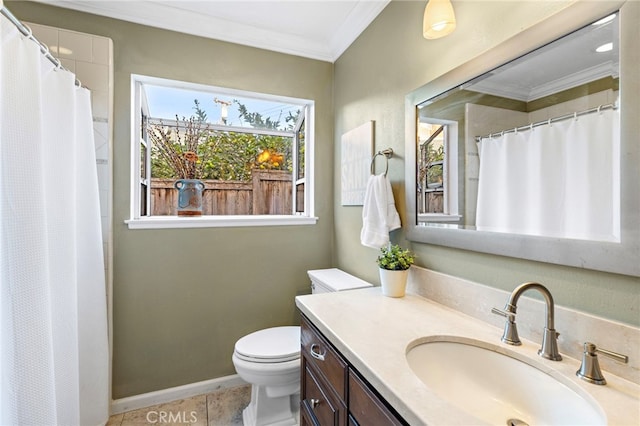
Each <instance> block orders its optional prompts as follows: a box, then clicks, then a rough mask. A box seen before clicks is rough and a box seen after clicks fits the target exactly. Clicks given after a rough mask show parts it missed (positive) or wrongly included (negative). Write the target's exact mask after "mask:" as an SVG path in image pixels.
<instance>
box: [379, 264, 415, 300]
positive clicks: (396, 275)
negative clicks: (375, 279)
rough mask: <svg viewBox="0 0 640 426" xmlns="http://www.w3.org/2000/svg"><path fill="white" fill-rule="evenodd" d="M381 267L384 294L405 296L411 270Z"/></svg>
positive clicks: (381, 282)
mask: <svg viewBox="0 0 640 426" xmlns="http://www.w3.org/2000/svg"><path fill="white" fill-rule="evenodd" d="M379 269H380V284H381V285H382V294H384V295H385V296H388V297H404V293H405V290H406V288H407V278H408V277H409V270H408V269H407V270H405V271H390V270H388V269H382V268H379Z"/></svg>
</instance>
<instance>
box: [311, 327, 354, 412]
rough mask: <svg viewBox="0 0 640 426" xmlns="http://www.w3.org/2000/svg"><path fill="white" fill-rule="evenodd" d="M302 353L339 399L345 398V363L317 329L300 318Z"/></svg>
mask: <svg viewBox="0 0 640 426" xmlns="http://www.w3.org/2000/svg"><path fill="white" fill-rule="evenodd" d="M300 340H301V345H302V355H303V356H304V357H305V358H306V360H307V362H308V363H309V364H311V365H312V366H313V367H314V368H315V369H317V371H319V372H321V373H322V375H323V376H324V377H325V379H326V381H327V382H328V383H329V384H330V385H331V387H333V389H334V390H335V391H336V393H337V394H338V396H339V397H340V399H342V400H343V401H344V400H346V379H347V364H346V362H345V361H344V360H343V359H342V357H341V356H340V355H338V353H337V352H335V350H334V349H333V348H332V347H331V345H330V344H329V343H328V342H327V341H326V340H325V339H324V338H323V337H322V336H320V334H319V333H318V331H317V330H316V329H315V328H314V327H313V326H312V325H311V324H310V323H309V322H308V320H307V319H306V318H304V317H303V318H302V322H301V328H300Z"/></svg>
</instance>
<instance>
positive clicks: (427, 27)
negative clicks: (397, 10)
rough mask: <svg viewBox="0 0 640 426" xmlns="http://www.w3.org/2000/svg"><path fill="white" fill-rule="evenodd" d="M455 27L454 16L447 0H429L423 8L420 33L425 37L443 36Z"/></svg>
mask: <svg viewBox="0 0 640 426" xmlns="http://www.w3.org/2000/svg"><path fill="white" fill-rule="evenodd" d="M455 29H456V16H455V15H454V13H453V6H452V5H451V1H449V0H429V2H428V3H427V6H426V7H425V8H424V18H423V20H422V35H423V36H424V38H426V39H430V40H431V39H436V38H440V37H444V36H446V35H447V34H450V33H451V32H453V30H455Z"/></svg>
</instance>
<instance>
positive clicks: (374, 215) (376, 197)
mask: <svg viewBox="0 0 640 426" xmlns="http://www.w3.org/2000/svg"><path fill="white" fill-rule="evenodd" d="M398 228H400V216H399V215H398V211H397V210H396V205H395V200H394V199H393V192H392V191H391V183H390V182H389V179H387V177H386V176H385V175H384V174H381V175H378V176H374V175H371V176H369V180H368V181H367V189H366V191H365V195H364V204H363V207H362V231H361V232H360V242H361V243H362V245H363V246H367V247H372V248H377V249H379V248H381V247H383V246H385V245H387V244H389V232H390V231H393V230H394V229H398Z"/></svg>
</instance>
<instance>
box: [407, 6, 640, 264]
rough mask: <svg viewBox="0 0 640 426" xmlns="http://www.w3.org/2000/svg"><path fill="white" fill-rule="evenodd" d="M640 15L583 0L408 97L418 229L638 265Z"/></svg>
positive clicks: (412, 201)
mask: <svg viewBox="0 0 640 426" xmlns="http://www.w3.org/2000/svg"><path fill="white" fill-rule="evenodd" d="M639 21H640V4H638V3H637V2H633V1H627V2H624V1H612V2H586V1H585V2H577V3H574V4H572V5H571V6H569V7H567V8H566V9H564V10H563V11H561V12H559V13H558V14H556V15H554V16H552V17H550V18H549V19H547V20H546V21H544V22H542V23H540V24H537V25H536V26H534V27H532V28H530V29H528V30H526V31H524V32H522V33H520V34H518V35H517V36H516V37H514V38H512V39H510V40H508V41H507V42H505V43H503V44H502V45H500V46H498V47H496V48H494V49H492V50H490V51H488V52H487V53H485V54H483V55H482V56H480V57H478V58H475V59H473V60H472V61H470V62H468V63H466V64H464V65H462V66H461V67H459V68H456V69H454V70H452V71H451V72H449V73H447V74H445V75H443V76H442V77H439V78H438V79H436V80H434V81H432V82H430V83H428V84H426V85H425V86H422V87H420V88H418V89H416V90H415V91H413V92H412V93H410V94H409V95H407V97H406V120H407V125H406V156H407V168H406V180H407V184H406V191H407V194H406V195H407V206H408V211H409V212H410V217H409V218H408V221H407V222H408V224H407V236H408V238H409V239H410V240H412V241H416V242H423V243H431V244H438V245H445V246H450V247H457V248H462V249H468V250H473V251H480V252H488V253H493V254H500V255H506V256H511V257H519V258H524V259H531V260H537V261H542V262H548V263H556V264H562V265H569V266H575V267H581V268H586V269H593V270H601V271H607V272H614V273H620V274H625V275H634V276H640V262H639V261H638V259H640V160H639V157H638V156H639V154H640V148H639V146H638V145H640V100H639V98H640V95H639V94H640V91H639V90H640V89H639V88H640V54H639V51H638V49H637V47H636V46H637V45H638V43H640V31H639V30H638V26H637V22H639Z"/></svg>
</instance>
